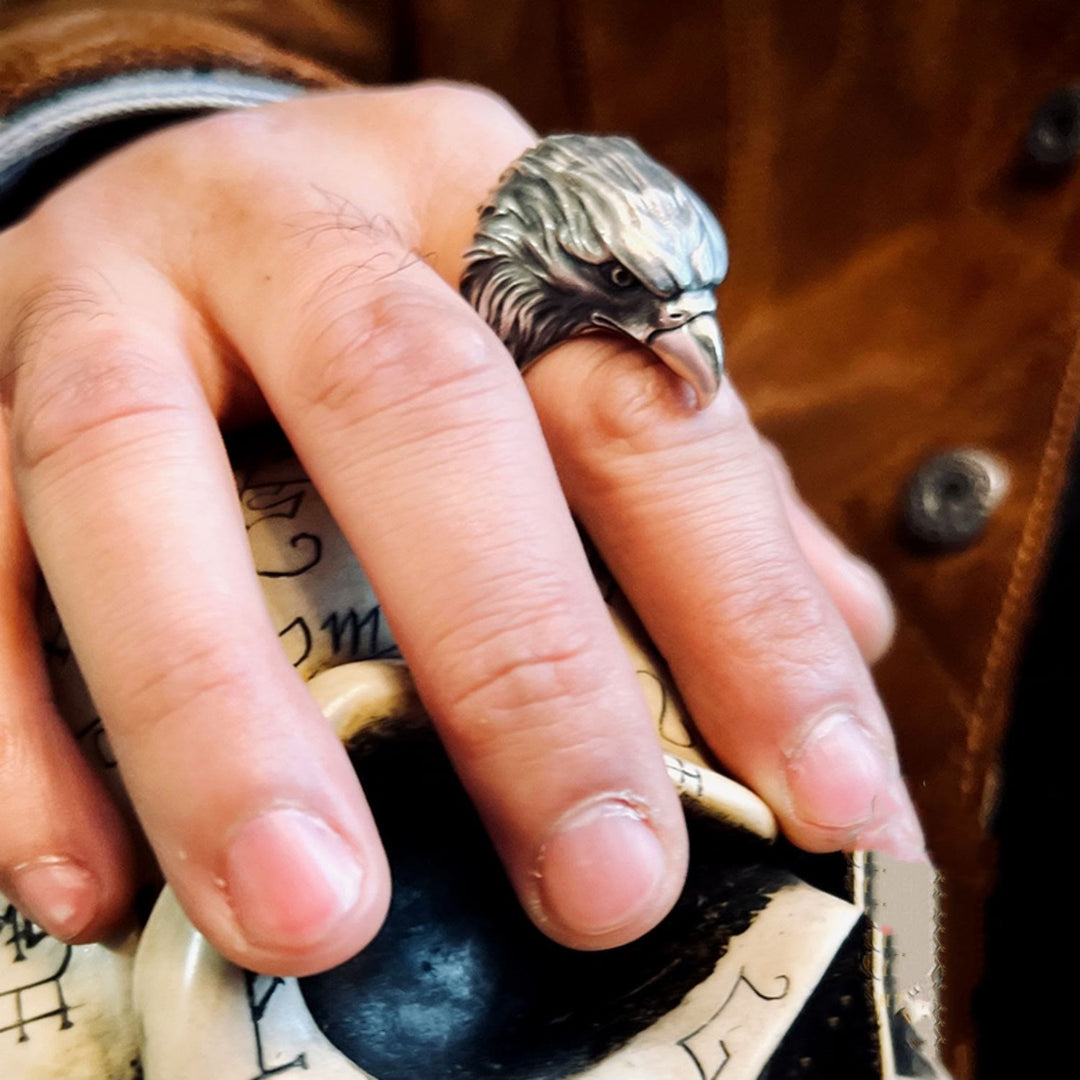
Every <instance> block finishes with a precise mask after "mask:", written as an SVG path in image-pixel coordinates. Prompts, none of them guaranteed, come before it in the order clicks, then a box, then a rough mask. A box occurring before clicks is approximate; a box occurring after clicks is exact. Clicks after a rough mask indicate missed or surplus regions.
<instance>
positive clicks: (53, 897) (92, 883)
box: [14, 858, 98, 941]
mask: <svg viewBox="0 0 1080 1080" xmlns="http://www.w3.org/2000/svg"><path fill="white" fill-rule="evenodd" d="M14 879H15V892H16V894H17V896H18V900H19V908H20V910H21V911H22V913H23V914H24V915H25V916H26V917H27V918H28V919H30V920H31V921H32V922H35V923H37V924H38V926H40V927H41V928H42V929H43V930H45V931H46V932H47V933H48V934H50V935H52V937H54V938H59V939H60V940H61V941H70V940H71V939H72V938H75V937H78V935H79V934H80V933H82V931H83V930H85V929H86V928H87V927H88V926H89V925H90V923H91V921H92V920H93V918H94V916H95V915H96V914H97V909H98V883H97V880H96V879H95V878H94V876H93V875H92V874H91V873H90V871H89V870H87V869H86V868H85V867H83V866H80V865H79V864H78V863H75V862H72V861H71V860H70V859H64V858H56V859H40V860H38V861H37V862H34V863H28V864H24V865H23V866H22V867H19V868H17V869H16V870H15V875H14Z"/></svg>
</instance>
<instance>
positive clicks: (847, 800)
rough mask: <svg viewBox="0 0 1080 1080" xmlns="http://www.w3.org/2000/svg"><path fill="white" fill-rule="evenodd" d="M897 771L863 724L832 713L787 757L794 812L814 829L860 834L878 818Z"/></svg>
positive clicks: (788, 779) (789, 786) (849, 716)
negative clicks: (880, 801)
mask: <svg viewBox="0 0 1080 1080" xmlns="http://www.w3.org/2000/svg"><path fill="white" fill-rule="evenodd" d="M892 772H893V770H892V769H891V768H890V767H889V764H888V762H886V760H885V758H884V756H883V755H882V753H881V751H880V750H879V749H878V748H877V747H876V746H875V745H874V743H873V742H872V741H871V739H870V737H869V735H868V734H867V733H866V732H865V731H864V730H863V728H862V726H861V725H860V724H859V723H858V721H857V720H856V719H855V718H854V717H853V716H851V715H850V714H848V713H833V714H831V715H829V716H826V717H825V718H824V719H823V720H821V721H820V722H819V723H817V724H816V725H815V726H814V728H813V729H812V730H811V732H810V735H809V736H808V737H807V739H806V741H805V742H804V743H803V744H802V746H801V747H800V748H799V749H798V750H797V751H796V752H795V753H794V754H792V755H791V756H790V757H789V758H788V765H787V781H788V790H789V792H790V794H791V801H792V808H793V809H794V811H795V813H796V814H797V815H798V816H799V817H800V818H802V820H803V821H805V822H806V823H807V824H809V825H817V826H819V827H821V828H825V829H843V830H846V831H853V830H857V829H859V828H861V827H862V826H864V825H868V824H869V823H870V822H871V821H872V820H873V819H874V817H875V800H876V799H877V798H878V796H879V795H881V794H883V793H884V792H885V790H886V788H887V786H888V783H889V779H890V774H891V773H892Z"/></svg>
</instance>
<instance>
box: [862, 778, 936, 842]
mask: <svg viewBox="0 0 1080 1080" xmlns="http://www.w3.org/2000/svg"><path fill="white" fill-rule="evenodd" d="M876 810H877V818H878V820H879V821H880V822H881V824H880V825H876V826H875V825H872V826H871V827H870V828H868V829H864V830H863V831H862V832H860V833H859V837H858V846H859V847H861V848H865V849H866V850H868V851H880V852H884V853H885V854H886V855H892V856H893V857H894V858H896V859H900V860H901V861H902V862H927V861H929V860H928V857H927V854H926V840H925V839H924V837H923V831H922V826H921V825H920V824H919V816H918V814H916V812H915V807H914V806H913V805H912V802H911V797H910V796H909V795H908V793H907V788H906V787H905V786H904V781H903V779H901V778H900V777H897V778H896V779H895V780H894V781H893V782H892V784H891V785H890V787H889V791H888V793H887V795H886V796H885V798H883V799H881V800H880V801H879V803H878V805H877V807H876Z"/></svg>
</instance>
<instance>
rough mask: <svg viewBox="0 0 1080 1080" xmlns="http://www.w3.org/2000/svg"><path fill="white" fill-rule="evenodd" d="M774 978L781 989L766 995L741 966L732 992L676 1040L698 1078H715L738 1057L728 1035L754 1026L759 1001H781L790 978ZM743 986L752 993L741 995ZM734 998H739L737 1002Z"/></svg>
mask: <svg viewBox="0 0 1080 1080" xmlns="http://www.w3.org/2000/svg"><path fill="white" fill-rule="evenodd" d="M776 979H777V981H778V982H779V983H780V984H781V986H782V989H781V990H780V992H779V993H778V994H765V993H762V992H761V991H760V990H759V989H758V988H757V987H756V986H755V985H754V984H753V983H752V982H751V981H750V980H749V979H748V978H747V977H746V970H745V969H740V970H739V977H738V978H737V979H736V980H735V985H734V986H733V987H732V988H731V993H729V994H728V996H727V997H726V998H725V999H724V1003H723V1004H722V1005H721V1006H720V1008H719V1009H717V1010H716V1012H714V1013H713V1014H712V1016H710V1017H709V1019H708V1020H706V1021H705V1023H704V1024H702V1025H701V1027H699V1028H697V1030H695V1031H692V1032H691V1033H690V1034H689V1035H686V1036H685V1037H684V1038H681V1039H679V1041H678V1044H679V1046H681V1047H682V1048H683V1049H684V1050H685V1051H686V1052H687V1053H688V1054H689V1055H690V1060H691V1061H693V1063H694V1066H695V1067H696V1068H697V1071H698V1076H699V1077H700V1078H701V1080H717V1078H718V1077H719V1076H720V1074H721V1073H722V1072H723V1071H724V1069H725V1068H727V1065H728V1062H730V1061H732V1060H733V1059H734V1058H735V1057H737V1056H738V1053H739V1051H738V1048H737V1047H736V1046H733V1045H731V1040H730V1037H731V1036H732V1035H734V1034H735V1033H736V1032H737V1031H738V1030H739V1029H741V1028H742V1029H751V1030H752V1029H753V1027H754V1026H755V1025H754V1024H753V1019H754V1013H755V1012H756V1011H757V1010H756V1008H755V1005H756V1006H759V1007H760V1005H761V1004H762V1003H767V1002H771V1001H780V1000H781V999H782V998H785V997H786V996H787V993H788V990H790V989H791V980H790V979H789V978H788V977H787V976H786V975H778V976H776ZM742 987H746V988H747V989H748V990H749V992H750V993H751V994H752V995H753V996H752V997H750V998H749V999H747V997H746V994H740V993H739V990H740V989H741V988H742ZM737 998H741V999H742V1000H741V1001H737V1000H736V999H737ZM755 999H756V1002H755Z"/></svg>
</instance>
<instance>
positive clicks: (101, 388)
mask: <svg viewBox="0 0 1080 1080" xmlns="http://www.w3.org/2000/svg"><path fill="white" fill-rule="evenodd" d="M182 411H183V410H182V406H181V405H180V402H179V400H178V399H177V393H176V385H175V380H173V379H170V378H169V377H168V376H167V375H166V373H165V372H163V371H161V370H160V368H159V367H158V366H157V365H155V364H154V363H153V362H152V361H151V360H149V359H148V358H147V357H146V356H145V355H144V354H143V353H141V352H140V351H139V349H138V347H137V346H136V345H134V344H133V343H132V342H131V340H130V339H128V338H127V337H126V336H125V335H123V334H120V333H116V332H112V331H108V330H105V331H93V332H90V333H83V334H81V335H80V336H79V338H78V340H77V341H76V342H74V343H72V344H69V345H61V346H60V348H59V349H58V351H56V352H55V353H53V352H51V351H50V350H42V351H41V352H40V353H38V355H36V356H32V357H31V358H30V359H29V360H28V362H27V363H26V365H25V367H24V369H23V370H22V371H20V374H19V377H18V379H17V387H16V390H15V398H14V402H13V408H12V425H11V426H12V457H13V462H14V464H15V466H16V467H17V468H20V469H23V470H26V471H36V470H38V469H40V468H41V467H42V466H43V465H45V464H46V463H47V462H49V461H50V460H52V459H54V458H55V457H56V456H57V455H59V454H61V453H63V452H65V451H67V452H69V453H70V452H72V448H73V447H75V446H78V448H79V450H78V454H77V456H78V459H79V460H80V461H81V462H84V463H85V462H87V461H90V460H92V459H93V458H95V457H96V456H97V455H98V454H101V453H107V452H109V451H110V450H112V449H114V448H116V447H118V446H120V445H124V444H127V443H129V442H130V441H131V440H133V439H139V438H142V437H147V436H150V435H153V434H158V433H160V431H161V429H162V427H163V424H162V418H163V417H165V416H167V415H169V414H177V413H180V412H182Z"/></svg>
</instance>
